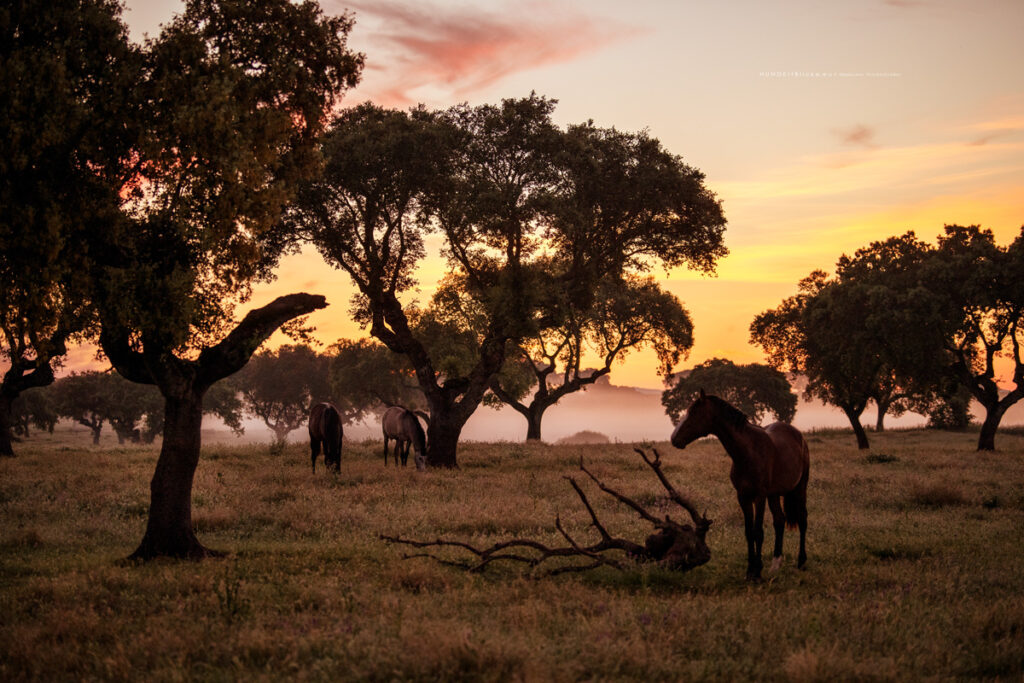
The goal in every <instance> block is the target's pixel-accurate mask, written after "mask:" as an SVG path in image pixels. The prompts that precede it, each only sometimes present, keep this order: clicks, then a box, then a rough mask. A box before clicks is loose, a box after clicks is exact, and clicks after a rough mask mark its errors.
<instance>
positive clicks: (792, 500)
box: [782, 441, 811, 529]
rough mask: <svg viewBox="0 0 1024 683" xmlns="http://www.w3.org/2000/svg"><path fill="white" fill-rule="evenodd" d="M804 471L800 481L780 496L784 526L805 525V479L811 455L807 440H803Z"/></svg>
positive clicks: (809, 468)
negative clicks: (784, 520)
mask: <svg viewBox="0 0 1024 683" xmlns="http://www.w3.org/2000/svg"><path fill="white" fill-rule="evenodd" d="M803 458H804V472H803V475H802V476H801V477H800V483H799V484H797V485H796V488H794V489H793V490H792V491H790V492H789V493H787V494H786V495H784V496H783V497H782V510H783V512H784V513H785V515H786V526H787V527H789V528H790V529H795V528H797V526H803V527H806V526H807V480H808V478H809V476H810V473H811V456H810V451H809V450H808V448H807V442H806V441H804V442H803Z"/></svg>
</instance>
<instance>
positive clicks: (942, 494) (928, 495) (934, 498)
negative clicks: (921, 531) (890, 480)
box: [910, 484, 967, 508]
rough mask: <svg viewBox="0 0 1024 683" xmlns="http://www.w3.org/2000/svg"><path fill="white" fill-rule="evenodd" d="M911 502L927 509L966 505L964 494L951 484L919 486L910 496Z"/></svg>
mask: <svg viewBox="0 0 1024 683" xmlns="http://www.w3.org/2000/svg"><path fill="white" fill-rule="evenodd" d="M910 502H911V503H913V504H914V505H917V506H920V507H926V508H944V507H952V506H955V505H963V504H964V503H966V502H967V501H966V499H965V498H964V494H963V493H961V492H960V490H959V489H956V488H954V487H952V486H950V485H949V484H931V485H928V486H919V487H918V488H916V489H914V490H913V491H912V492H911V494H910Z"/></svg>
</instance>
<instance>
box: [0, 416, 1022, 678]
mask: <svg viewBox="0 0 1024 683" xmlns="http://www.w3.org/2000/svg"><path fill="white" fill-rule="evenodd" d="M808 438H809V442H810V447H811V458H812V465H811V481H810V487H809V503H808V507H809V520H810V522H809V531H808V555H809V561H808V566H807V569H806V571H798V570H797V569H796V568H795V562H794V558H795V554H796V553H795V548H796V543H795V541H796V537H795V534H792V533H789V534H787V537H786V562H785V564H784V565H783V567H782V569H781V570H780V571H779V572H777V573H774V574H766V580H765V581H764V582H762V583H759V584H749V583H747V582H746V581H745V580H744V571H745V566H746V549H745V544H744V540H743V532H742V517H741V515H740V513H739V510H738V507H737V506H736V503H735V499H734V495H733V491H732V489H731V487H730V485H729V482H728V469H729V463H728V459H727V457H726V456H725V455H724V451H722V449H721V447H720V446H719V444H718V442H717V441H710V440H703V441H700V442H698V443H696V444H694V445H692V446H691V447H689V448H687V449H686V450H685V451H678V450H675V449H673V448H672V447H671V446H669V445H668V444H666V443H663V444H655V446H656V447H657V448H658V449H659V450H660V451H661V453H662V456H663V458H664V461H665V470H666V473H667V474H668V476H669V477H670V478H671V480H672V481H673V482H674V483H675V485H676V486H677V488H679V489H680V490H681V491H683V492H685V493H686V494H688V495H689V496H690V497H691V498H692V499H693V500H694V501H695V502H696V503H697V504H698V506H700V507H701V508H705V507H706V508H707V511H708V512H707V514H708V516H709V517H711V518H712V519H713V520H714V524H713V526H712V527H711V530H710V532H709V534H708V538H707V540H708V545H709V546H710V547H711V551H712V557H711V561H710V562H709V563H708V564H706V565H704V566H702V567H699V568H697V569H695V570H693V571H691V572H689V573H685V574H679V573H673V572H670V571H667V570H665V569H662V568H659V567H656V566H636V567H635V568H631V569H629V570H627V571H621V572H620V571H616V570H615V569H612V568H610V567H602V568H600V569H597V570H594V571H591V572H588V573H584V574H569V575H559V576H554V577H551V576H537V575H534V574H531V573H530V571H529V570H527V569H525V568H523V567H522V566H519V565H507V564H492V565H490V566H489V567H488V568H487V570H486V571H485V572H483V573H481V574H472V573H468V572H466V571H463V570H461V569H458V568H454V567H450V566H446V565H443V564H440V563H438V562H435V561H433V560H431V559H428V558H414V559H403V556H404V554H406V553H407V552H410V551H409V550H408V549H405V548H402V547H396V546H391V545H387V544H385V543H384V542H382V541H381V540H380V539H379V538H378V535H379V534H382V533H383V534H401V535H402V536H406V537H410V538H418V539H432V538H435V537H438V536H443V537H446V538H453V539H460V540H466V541H470V542H473V543H475V544H480V545H487V544H490V543H493V542H495V541H497V540H501V539H504V538H509V537H514V536H524V537H532V538H537V539H540V540H542V541H545V542H549V543H550V544H553V545H563V544H564V543H563V542H562V540H561V539H560V537H559V536H558V534H557V532H556V530H555V526H554V522H555V517H556V515H560V517H561V519H562V522H563V524H565V525H566V527H567V528H568V529H569V531H570V532H571V533H572V534H573V535H574V536H575V537H576V538H577V539H579V540H586V541H590V540H592V539H594V538H595V535H594V532H593V530H592V529H591V528H589V518H588V517H587V515H586V512H585V511H584V509H583V507H582V506H581V505H580V503H579V500H578V498H577V497H576V495H575V493H574V492H573V491H572V489H571V487H570V486H569V484H568V482H567V481H565V479H564V477H565V476H567V475H577V474H580V473H579V471H578V469H577V466H578V462H579V458H580V456H582V457H583V458H584V459H585V461H586V463H587V466H588V468H590V469H592V471H594V472H595V474H597V475H598V476H599V477H601V478H602V479H603V480H604V481H605V482H606V483H607V484H609V485H611V486H613V487H615V488H617V489H618V490H620V491H622V492H624V493H627V494H629V495H632V496H634V497H635V498H636V499H638V500H640V501H642V502H643V503H644V504H646V505H649V506H651V508H652V509H654V510H657V511H661V512H669V513H671V514H673V515H677V511H676V510H673V509H670V508H669V507H668V505H667V501H666V499H665V496H664V491H663V490H662V489H661V487H660V486H659V484H658V483H657V481H656V480H655V478H654V476H653V475H652V474H651V473H650V471H649V470H648V469H647V468H646V467H645V466H644V465H643V463H642V462H641V461H640V460H639V458H638V457H637V456H636V455H635V454H634V453H633V451H632V446H631V445H627V444H612V445H591V446H548V445H524V444H521V443H498V444H484V443H467V444H463V445H462V446H461V448H460V452H459V459H460V463H461V468H460V469H458V470H454V471H430V472H426V473H417V472H416V471H415V470H414V469H413V467H412V466H411V465H410V467H407V468H405V469H401V468H394V467H388V468H385V467H384V465H383V461H382V458H381V454H380V443H379V442H375V441H368V442H364V443H346V445H345V450H344V453H343V455H342V471H341V473H340V474H339V475H335V474H331V473H328V472H325V471H323V470H322V469H321V468H318V471H317V472H316V474H312V473H311V472H310V470H309V458H308V454H307V451H306V450H305V447H304V445H302V444H295V445H291V446H289V447H288V448H287V450H286V451H285V452H284V453H281V454H277V455H275V454H272V453H271V452H270V450H269V448H268V447H266V446H259V445H255V446H254V445H249V446H232V445H227V444H211V445H209V446H206V447H204V455H203V458H202V460H201V461H200V465H199V469H198V472H197V474H196V481H195V487H194V507H193V516H194V522H195V526H196V529H197V533H198V535H199V537H200V539H201V540H202V541H203V542H204V543H205V544H206V545H208V546H210V547H213V548H217V549H220V550H224V551H227V552H228V556H227V557H226V558H224V559H219V560H209V561H204V562H201V563H191V562H173V561H158V562H152V563H149V564H144V565H130V564H125V563H124V562H123V561H122V558H124V557H125V556H127V555H128V554H129V553H130V552H131V551H132V550H133V549H134V548H135V546H136V544H137V543H138V541H139V540H140V539H141V537H142V533H143V530H144V527H145V522H146V514H147V508H148V495H149V488H148V485H149V478H150V476H151V475H152V472H153V468H154V464H155V461H156V454H157V451H156V449H155V448H144V447H131V448H117V447H106V446H103V447H100V448H93V447H91V446H89V445H87V444H86V443H85V442H84V440H83V439H82V438H81V437H76V438H75V439H71V440H68V439H66V438H60V435H59V434H58V436H57V437H48V436H44V437H41V438H37V439H33V440H30V441H26V442H24V443H22V444H19V445H18V446H19V448H18V452H19V455H18V457H17V458H13V459H3V460H0V520H2V524H0V615H2V617H0V679H2V680H7V681H28V680H68V679H75V680H138V679H143V678H144V679H148V680H168V681H174V680H281V679H289V680H292V679H294V680H370V681H374V680H558V681H565V680H595V679H597V680H625V679H634V680H672V681H676V680H741V679H749V680H796V681H805V680H850V679H856V680H911V679H937V680H945V679H957V680H960V679H1014V680H1019V679H1020V678H1021V677H1022V676H1024V553H1022V551H1021V547H1022V541H1024V433H1020V432H1018V433H1009V432H1006V433H1001V434H1000V435H999V437H998V440H997V445H998V446H999V447H1000V450H998V451H996V452H990V453H978V452H975V450H974V445H975V441H976V435H975V434H971V433H963V434H960V433H944V432H933V431H925V430H909V431H892V432H887V433H882V434H872V446H873V448H872V450H871V451H870V452H861V451H858V450H857V449H856V448H855V446H854V442H853V438H852V435H851V434H850V433H849V432H848V431H845V432H844V431H836V432H817V433H813V434H810V435H809V437H808ZM577 481H580V483H581V485H582V486H583V488H584V489H585V490H586V491H587V492H588V495H589V497H590V500H591V502H592V503H593V504H594V506H595V508H596V510H597V512H598V514H599V515H600V517H601V519H602V521H603V522H604V523H605V525H606V526H607V527H608V528H609V530H610V531H611V532H612V533H613V534H616V535H621V536H626V537H630V538H635V539H637V540H641V541H642V539H643V537H644V536H646V534H647V533H648V531H649V527H648V525H647V524H646V523H644V522H642V521H641V520H639V519H638V518H637V516H636V514H635V513H633V512H631V511H630V510H628V509H627V508H625V507H624V506H622V505H621V504H619V503H617V502H616V501H614V500H612V499H610V498H609V497H608V496H606V495H604V494H602V493H601V492H600V491H598V490H597V489H596V487H595V486H594V485H593V484H592V483H591V482H589V481H585V477H583V476H578V477H577ZM679 518H681V519H683V518H684V517H683V515H679ZM766 532H767V534H768V538H767V540H766V557H767V548H770V543H771V541H770V539H771V529H770V526H769V527H768V528H767V529H766ZM446 557H448V558H451V559H457V558H461V557H464V556H462V555H459V554H458V553H455V552H449V553H447V554H446ZM766 564H767V563H766Z"/></svg>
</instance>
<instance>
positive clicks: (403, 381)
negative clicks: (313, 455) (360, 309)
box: [328, 339, 426, 424]
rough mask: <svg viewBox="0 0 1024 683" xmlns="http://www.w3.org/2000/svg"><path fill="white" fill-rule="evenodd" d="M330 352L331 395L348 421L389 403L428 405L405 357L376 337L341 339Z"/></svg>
mask: <svg viewBox="0 0 1024 683" xmlns="http://www.w3.org/2000/svg"><path fill="white" fill-rule="evenodd" d="M329 354H330V366H329V375H328V376H329V380H330V389H331V395H332V396H333V397H334V405H335V406H337V408H338V410H339V411H340V412H341V417H342V419H343V420H344V421H345V424H349V423H352V422H357V421H359V420H361V419H363V418H364V417H366V416H367V415H368V414H370V413H372V412H378V411H380V410H381V409H383V408H386V407H388V406H403V407H405V408H409V409H410V410H414V409H423V408H425V407H426V404H425V402H424V400H423V392H422V391H421V390H420V387H419V383H417V381H416V377H415V375H414V374H413V371H412V368H410V367H409V364H408V362H407V361H406V359H405V356H402V355H400V354H397V353H395V352H394V351H391V350H389V349H388V348H387V347H386V346H384V345H383V344H380V343H378V342H375V341H373V340H372V339H358V340H350V339H339V340H338V341H337V342H336V343H335V344H333V345H332V346H331V348H330V349H329Z"/></svg>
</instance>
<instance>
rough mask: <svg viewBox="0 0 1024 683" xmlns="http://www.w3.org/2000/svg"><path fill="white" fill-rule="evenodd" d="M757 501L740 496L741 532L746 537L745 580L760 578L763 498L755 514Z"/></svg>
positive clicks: (757, 579)
mask: <svg viewBox="0 0 1024 683" xmlns="http://www.w3.org/2000/svg"><path fill="white" fill-rule="evenodd" d="M758 507H759V506H758V505H757V501H756V499H754V498H740V509H741V510H742V511H743V532H744V534H745V535H746V537H747V581H760V580H761V569H762V566H763V565H762V563H761V542H762V541H763V540H764V530H763V529H762V528H761V525H762V523H763V522H764V499H761V503H760V510H761V514H760V515H758V514H757V508H758Z"/></svg>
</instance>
